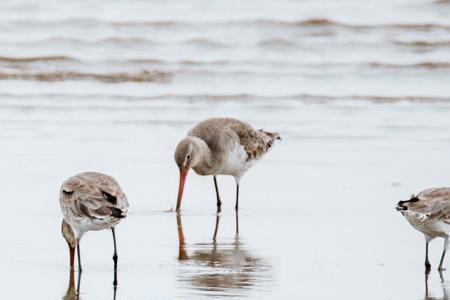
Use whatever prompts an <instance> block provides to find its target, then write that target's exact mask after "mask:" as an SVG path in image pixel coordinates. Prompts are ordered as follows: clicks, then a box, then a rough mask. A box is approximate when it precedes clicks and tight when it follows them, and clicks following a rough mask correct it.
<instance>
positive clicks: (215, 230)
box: [213, 215, 220, 244]
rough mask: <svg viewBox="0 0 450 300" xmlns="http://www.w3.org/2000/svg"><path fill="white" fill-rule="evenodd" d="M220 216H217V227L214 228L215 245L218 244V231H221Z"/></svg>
mask: <svg viewBox="0 0 450 300" xmlns="http://www.w3.org/2000/svg"><path fill="white" fill-rule="evenodd" d="M219 221H220V215H217V216H216V227H215V228H214V236H213V243H214V244H215V243H216V238H217V231H218V230H219Z"/></svg>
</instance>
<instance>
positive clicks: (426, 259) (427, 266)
mask: <svg viewBox="0 0 450 300" xmlns="http://www.w3.org/2000/svg"><path fill="white" fill-rule="evenodd" d="M429 243H430V242H429V241H428V240H427V241H425V271H426V272H429V271H430V269H431V264H430V261H429V260H428V244H429Z"/></svg>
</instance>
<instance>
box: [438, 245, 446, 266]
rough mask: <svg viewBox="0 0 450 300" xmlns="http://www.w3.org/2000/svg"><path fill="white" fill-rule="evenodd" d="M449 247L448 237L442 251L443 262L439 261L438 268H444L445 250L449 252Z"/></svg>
mask: <svg viewBox="0 0 450 300" xmlns="http://www.w3.org/2000/svg"><path fill="white" fill-rule="evenodd" d="M447 247H448V238H446V239H445V241H444V250H443V251H442V256H441V262H440V263H439V268H438V270H444V268H443V267H442V265H443V264H444V258H445V252H447Z"/></svg>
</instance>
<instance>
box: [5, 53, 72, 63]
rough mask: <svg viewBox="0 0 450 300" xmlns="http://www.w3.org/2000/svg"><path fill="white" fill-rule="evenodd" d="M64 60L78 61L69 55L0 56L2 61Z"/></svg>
mask: <svg viewBox="0 0 450 300" xmlns="http://www.w3.org/2000/svg"><path fill="white" fill-rule="evenodd" d="M52 61H56V62H62V61H77V60H76V59H75V58H72V57H69V56H61V55H57V56H30V57H10V56H0V62H7V63H33V62H52Z"/></svg>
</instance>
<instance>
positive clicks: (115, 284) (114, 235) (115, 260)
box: [111, 227, 118, 286]
mask: <svg viewBox="0 0 450 300" xmlns="http://www.w3.org/2000/svg"><path fill="white" fill-rule="evenodd" d="M111 231H112V235H113V241H114V254H113V260H114V282H113V284H114V286H117V260H118V256H117V245H116V231H115V230H114V227H113V228H111Z"/></svg>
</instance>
